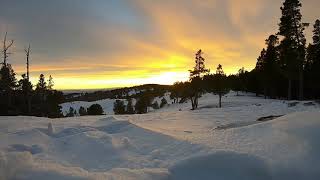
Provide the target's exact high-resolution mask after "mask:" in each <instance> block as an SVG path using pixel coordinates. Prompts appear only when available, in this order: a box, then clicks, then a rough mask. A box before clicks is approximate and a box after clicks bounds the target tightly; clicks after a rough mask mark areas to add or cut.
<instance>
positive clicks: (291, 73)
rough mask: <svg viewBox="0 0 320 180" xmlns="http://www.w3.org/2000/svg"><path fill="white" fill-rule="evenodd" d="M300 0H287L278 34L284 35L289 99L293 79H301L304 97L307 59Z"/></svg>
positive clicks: (283, 60)
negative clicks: (304, 70)
mask: <svg viewBox="0 0 320 180" xmlns="http://www.w3.org/2000/svg"><path fill="white" fill-rule="evenodd" d="M301 6H302V5H301V3H300V1H299V0H285V2H284V3H283V6H282V7H281V11H282V17H281V19H280V23H279V33H278V35H281V36H283V40H282V41H281V44H280V50H281V56H280V58H281V63H282V67H283V68H284V70H285V72H286V76H287V78H288V99H292V81H293V80H299V99H300V100H302V99H303V64H304V61H305V44H306V38H305V36H304V33H303V31H304V29H305V25H306V24H304V23H302V22H301V19H302V15H301V12H300V8H301Z"/></svg>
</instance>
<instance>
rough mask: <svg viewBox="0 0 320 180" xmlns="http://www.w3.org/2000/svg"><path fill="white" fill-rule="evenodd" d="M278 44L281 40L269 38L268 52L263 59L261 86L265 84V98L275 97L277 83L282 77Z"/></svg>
mask: <svg viewBox="0 0 320 180" xmlns="http://www.w3.org/2000/svg"><path fill="white" fill-rule="evenodd" d="M278 43H279V39H278V37H277V36H275V35H271V36H269V38H268V39H267V40H266V45H267V50H266V51H265V54H264V56H263V58H262V67H261V73H262V75H261V77H262V78H261V80H262V83H261V84H263V89H264V96H265V98H266V97H267V96H270V97H274V96H275V88H276V87H277V83H276V81H277V78H278V77H279V76H280V74H279V73H280V68H279V52H278V48H277V45H278Z"/></svg>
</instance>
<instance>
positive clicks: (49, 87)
mask: <svg viewBox="0 0 320 180" xmlns="http://www.w3.org/2000/svg"><path fill="white" fill-rule="evenodd" d="M53 86H54V81H53V78H52V76H51V75H50V76H49V79H48V86H47V88H48V89H49V90H52V89H53Z"/></svg>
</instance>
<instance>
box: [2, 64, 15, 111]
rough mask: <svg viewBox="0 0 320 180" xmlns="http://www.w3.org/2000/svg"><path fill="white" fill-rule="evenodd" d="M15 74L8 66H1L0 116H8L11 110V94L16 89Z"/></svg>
mask: <svg viewBox="0 0 320 180" xmlns="http://www.w3.org/2000/svg"><path fill="white" fill-rule="evenodd" d="M15 75H16V74H15V72H14V70H13V69H12V67H11V65H10V64H6V65H2V67H1V69H0V99H1V101H0V105H1V107H2V109H1V114H2V115H8V113H9V109H10V108H12V103H13V92H14V90H15V89H16V88H17V82H16V81H17V80H16V77H15Z"/></svg>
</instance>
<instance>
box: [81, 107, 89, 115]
mask: <svg viewBox="0 0 320 180" xmlns="http://www.w3.org/2000/svg"><path fill="white" fill-rule="evenodd" d="M79 115H80V116H86V115H88V113H87V110H86V108H84V107H82V106H81V107H80V108H79Z"/></svg>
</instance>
